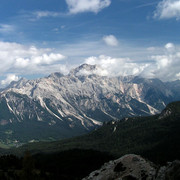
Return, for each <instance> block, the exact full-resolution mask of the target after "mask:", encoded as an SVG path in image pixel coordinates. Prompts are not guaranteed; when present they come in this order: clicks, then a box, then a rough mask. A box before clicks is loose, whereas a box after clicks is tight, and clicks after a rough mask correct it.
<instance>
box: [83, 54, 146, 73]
mask: <svg viewBox="0 0 180 180" xmlns="http://www.w3.org/2000/svg"><path fill="white" fill-rule="evenodd" d="M85 63H87V64H91V65H95V64H97V65H99V66H100V67H101V68H100V69H99V70H98V71H97V74H98V75H106V76H127V75H139V74H140V73H141V72H142V71H143V70H144V68H146V67H147V65H146V64H138V63H133V61H132V60H130V59H129V58H112V57H110V56H104V55H101V56H99V57H93V56H92V57H89V58H87V59H86V60H85Z"/></svg>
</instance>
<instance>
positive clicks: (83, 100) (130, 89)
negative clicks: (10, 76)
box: [0, 64, 180, 137]
mask: <svg viewBox="0 0 180 180" xmlns="http://www.w3.org/2000/svg"><path fill="white" fill-rule="evenodd" d="M98 68H99V67H98V66H96V65H94V66H91V65H88V64H84V65H81V66H79V67H78V68H76V69H74V70H72V71H71V72H70V73H69V74H68V75H63V74H61V73H53V74H51V75H50V76H48V77H46V78H41V79H36V80H26V79H21V80H20V81H18V82H13V83H11V85H10V86H9V87H7V88H6V89H5V90H3V91H1V92H0V124H2V125H13V124H14V123H22V122H31V124H32V123H35V122H36V123H38V124H39V126H41V127H43V126H44V125H46V126H52V127H61V134H62V137H67V135H68V134H70V133H71V134H72V135H73V134H74V133H73V131H75V132H76V133H75V134H76V135H78V132H81V133H84V132H87V131H89V130H92V129H95V128H96V127H97V126H101V125H102V123H103V122H106V121H110V120H117V119H121V118H123V117H128V116H146V115H152V114H157V113H159V112H160V111H161V110H162V109H163V108H164V107H165V105H166V104H167V103H169V102H170V101H172V99H173V98H174V97H175V94H176V97H180V96H177V95H178V93H179V94H180V89H179V91H178V88H179V87H180V86H175V85H174V86H173V87H176V91H172V89H170V88H169V87H170V83H169V84H168V86H167V84H166V83H163V82H161V81H160V80H157V79H144V78H140V77H134V76H128V77H107V76H101V75H99V74H98V72H99V69H98ZM177 83H178V82H177ZM174 92H176V93H175V94H174ZM47 132H48V131H47ZM75 134H74V135H75Z"/></svg>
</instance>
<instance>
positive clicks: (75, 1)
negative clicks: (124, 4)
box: [66, 0, 111, 14]
mask: <svg viewBox="0 0 180 180" xmlns="http://www.w3.org/2000/svg"><path fill="white" fill-rule="evenodd" d="M66 3H67V5H68V8H69V12H70V13H71V14H77V13H83V12H94V13H98V12H99V11H101V10H102V9H104V8H106V7H108V6H109V5H110V4H111V0H66Z"/></svg>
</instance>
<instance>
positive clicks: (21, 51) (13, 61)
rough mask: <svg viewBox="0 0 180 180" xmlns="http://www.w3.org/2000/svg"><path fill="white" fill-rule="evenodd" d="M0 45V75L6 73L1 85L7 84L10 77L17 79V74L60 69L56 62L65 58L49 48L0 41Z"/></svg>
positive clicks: (42, 72) (45, 72) (41, 72)
mask: <svg viewBox="0 0 180 180" xmlns="http://www.w3.org/2000/svg"><path fill="white" fill-rule="evenodd" d="M0 47H1V48H0V64H1V66H0V75H1V76H2V75H3V76H4V75H5V74H6V75H7V77H6V79H5V80H3V81H1V84H2V85H6V84H8V83H9V82H10V80H11V79H12V80H17V79H18V78H17V77H18V76H23V75H32V74H47V73H51V72H54V71H60V70H61V69H60V65H59V66H58V65H57V64H59V63H60V62H61V61H62V60H63V59H65V56H63V55H62V54H60V53H55V52H53V51H52V50H51V49H38V48H36V47H35V46H30V47H27V46H24V45H21V44H17V43H8V42H0ZM62 66H63V65H62Z"/></svg>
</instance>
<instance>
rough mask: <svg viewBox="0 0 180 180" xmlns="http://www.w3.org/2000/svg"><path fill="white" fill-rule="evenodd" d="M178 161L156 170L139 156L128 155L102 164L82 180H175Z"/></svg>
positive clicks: (178, 173) (178, 174) (179, 169)
mask: <svg viewBox="0 0 180 180" xmlns="http://www.w3.org/2000/svg"><path fill="white" fill-rule="evenodd" d="M177 179H180V161H177V160H176V161H174V162H172V163H168V165H167V166H163V167H160V168H158V166H156V165H155V164H153V163H152V162H150V161H148V160H145V159H144V158H142V157H141V156H139V155H134V154H129V155H125V156H123V157H121V158H119V159H117V160H114V161H110V162H108V163H106V164H104V165H103V166H102V167H101V169H99V170H96V171H94V172H92V173H91V174H90V175H89V176H88V177H86V178H84V179H83V180H177Z"/></svg>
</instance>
